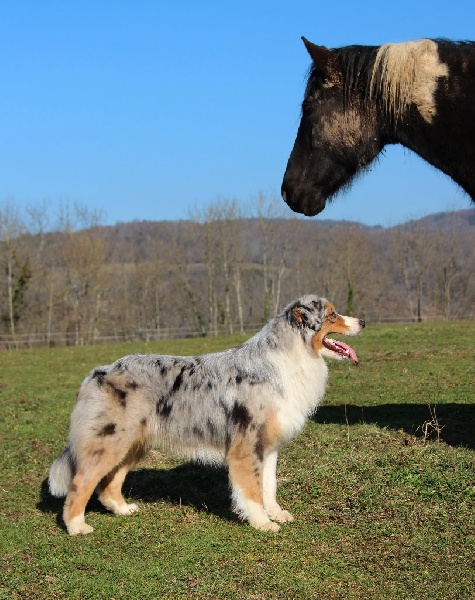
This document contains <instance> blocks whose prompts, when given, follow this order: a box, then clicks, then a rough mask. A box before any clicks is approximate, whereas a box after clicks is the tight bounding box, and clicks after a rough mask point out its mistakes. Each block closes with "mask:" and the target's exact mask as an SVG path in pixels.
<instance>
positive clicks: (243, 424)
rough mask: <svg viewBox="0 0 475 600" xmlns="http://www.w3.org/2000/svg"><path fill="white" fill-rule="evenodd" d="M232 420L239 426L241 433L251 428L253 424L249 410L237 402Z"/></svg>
mask: <svg viewBox="0 0 475 600" xmlns="http://www.w3.org/2000/svg"><path fill="white" fill-rule="evenodd" d="M231 419H232V421H233V423H235V424H236V425H237V426H238V429H240V430H241V431H245V430H246V429H247V428H248V427H249V423H250V422H251V415H250V413H249V411H248V409H247V408H246V407H245V406H244V404H239V403H238V402H236V403H235V404H234V406H233V411H232V413H231Z"/></svg>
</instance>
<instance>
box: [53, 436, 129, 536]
mask: <svg viewBox="0 0 475 600" xmlns="http://www.w3.org/2000/svg"><path fill="white" fill-rule="evenodd" d="M126 455H127V449H126V450H125V451H122V452H120V454H119V451H118V449H117V448H116V447H113V446H109V447H107V446H106V447H104V446H102V447H99V446H98V447H94V446H93V447H90V448H89V449H88V451H86V452H84V453H81V454H79V455H77V456H76V467H77V470H76V474H75V475H74V477H73V480H72V481H71V484H70V486H69V491H68V494H67V496H66V501H65V503H64V510H63V520H64V523H65V525H66V529H67V530H68V533H69V534H70V535H77V534H79V533H81V534H87V533H91V532H92V531H93V529H92V527H91V526H90V525H87V523H86V522H85V520H84V512H85V510H86V505H87V503H88V501H89V499H90V497H91V496H92V494H93V492H94V490H95V488H96V487H97V486H98V485H99V483H100V482H101V480H102V479H103V478H104V477H106V476H107V475H108V474H109V473H110V472H111V471H114V470H115V469H116V468H117V467H118V466H119V464H120V463H121V462H122V460H123V459H124V457H125V456H126Z"/></svg>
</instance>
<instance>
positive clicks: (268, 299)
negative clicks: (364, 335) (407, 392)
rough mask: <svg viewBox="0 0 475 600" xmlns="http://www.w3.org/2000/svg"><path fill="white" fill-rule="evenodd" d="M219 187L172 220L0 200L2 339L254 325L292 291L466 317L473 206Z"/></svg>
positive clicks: (473, 293) (212, 330)
mask: <svg viewBox="0 0 475 600" xmlns="http://www.w3.org/2000/svg"><path fill="white" fill-rule="evenodd" d="M280 206H281V203H280V201H279V200H276V199H274V198H269V197H266V196H264V195H262V194H261V195H259V197H258V198H257V199H256V202H254V203H253V205H252V208H249V209H247V210H245V209H243V207H242V206H241V205H239V204H238V203H237V202H236V201H235V200H222V199H218V200H217V201H216V202H213V203H210V204H208V205H207V206H205V207H204V208H203V209H201V210H195V211H194V212H192V213H190V217H189V219H187V220H184V221H177V222H132V223H118V224H116V225H115V226H103V225H101V215H100V213H98V212H96V211H90V210H88V209H86V208H84V207H82V206H79V205H77V204H76V205H73V206H71V205H69V204H66V205H64V206H61V207H60V208H59V209H57V213H58V214H57V222H56V223H55V226H54V227H53V228H51V214H50V212H51V211H50V212H48V211H49V209H48V207H47V206H41V207H36V208H34V209H29V210H28V211H20V210H19V209H18V208H16V207H15V205H14V203H13V202H4V203H3V205H0V267H1V270H0V273H1V277H2V283H1V286H0V348H6V347H18V346H22V345H36V344H44V345H53V344H89V343H95V342H98V341H105V340H108V339H110V340H124V339H160V338H166V337H182V336H188V335H216V334H218V333H226V334H227V333H229V334H232V333H235V332H243V331H250V330H254V329H258V328H259V327H260V326H262V324H263V323H264V322H266V321H267V320H268V319H269V317H270V316H272V315H274V314H275V313H276V312H278V311H279V310H280V309H281V308H282V307H283V306H284V305H285V304H286V303H287V302H289V301H291V300H293V299H295V298H296V297H298V296H299V295H300V294H302V293H307V292H316V293H318V294H320V295H322V296H325V297H327V298H328V299H329V300H331V301H332V302H333V303H334V304H335V305H336V307H337V309H338V310H339V311H340V312H342V313H344V314H348V315H353V314H354V315H357V316H359V317H361V318H365V319H366V320H368V321H369V322H383V321H387V320H399V319H401V320H416V321H420V320H423V319H424V318H429V317H430V318H443V319H457V318H473V317H474V306H475V286H474V272H473V264H474V258H475V256H474V254H475V250H474V245H473V227H474V225H475V211H473V209H471V210H467V211H457V212H454V213H442V214H441V215H436V216H434V217H432V218H426V219H422V220H419V221H411V222H408V223H405V224H404V225H400V226H397V227H392V228H383V227H366V226H363V225H361V224H357V223H350V222H332V221H317V220H307V219H301V218H293V219H288V218H287V219H284V218H282V215H281V214H280Z"/></svg>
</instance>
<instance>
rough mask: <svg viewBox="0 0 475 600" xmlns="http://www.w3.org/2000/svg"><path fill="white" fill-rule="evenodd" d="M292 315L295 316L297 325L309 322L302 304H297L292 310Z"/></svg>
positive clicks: (302, 325) (301, 325)
mask: <svg viewBox="0 0 475 600" xmlns="http://www.w3.org/2000/svg"><path fill="white" fill-rule="evenodd" d="M292 316H293V318H294V321H295V324H296V325H297V327H304V326H305V325H307V323H308V319H307V315H306V314H305V311H304V309H303V308H302V307H301V306H296V307H295V308H294V309H293V311H292Z"/></svg>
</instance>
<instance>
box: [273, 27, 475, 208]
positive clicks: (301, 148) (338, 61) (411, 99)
mask: <svg viewBox="0 0 475 600" xmlns="http://www.w3.org/2000/svg"><path fill="white" fill-rule="evenodd" d="M302 39H303V41H304V43H305V46H306V48H307V50H308V52H309V54H310V56H311V58H312V61H313V63H312V67H311V70H310V74H309V77H308V82H307V88H306V91H305V97H304V101H303V104H302V118H301V122H300V126H299V129H298V133H297V138H296V140H295V144H294V147H293V150H292V153H291V155H290V158H289V161H288V164H287V169H286V171H285V175H284V180H283V182H282V197H283V199H284V200H285V201H286V202H287V204H288V205H289V206H290V207H291V208H292V209H293V210H295V211H296V212H300V213H304V214H305V215H315V214H317V213H319V212H320V211H322V210H323V209H324V208H325V203H326V200H327V199H329V198H331V197H332V196H334V195H335V194H336V193H337V192H338V191H339V190H340V189H341V188H342V187H344V186H346V185H348V184H349V183H351V180H352V179H353V177H354V176H355V175H356V174H357V173H358V172H360V171H361V170H363V169H365V167H367V166H368V165H369V164H370V163H371V162H372V161H373V159H374V158H375V157H376V156H377V155H378V154H379V153H380V152H381V150H382V149H383V148H384V146H385V145H386V144H402V145H403V146H406V147H407V148H410V149H411V150H413V151H414V152H416V153H417V154H419V155H420V156H421V157H422V158H424V159H425V160H427V161H428V162H429V163H430V164H432V165H433V166H434V167H437V168H438V169H440V170H441V171H443V172H444V173H446V174H447V175H449V176H450V177H451V178H452V179H453V180H454V181H455V182H457V183H458V184H459V185H460V186H461V187H462V188H463V189H464V190H465V191H466V192H467V194H469V195H470V196H471V198H472V200H474V201H475V43H474V42H450V41H446V40H428V39H425V40H419V41H415V42H405V43H401V44H386V45H384V46H347V47H343V48H338V49H332V50H329V49H327V48H324V47H322V46H316V45H315V44H312V43H310V42H308V41H307V40H306V39H305V38H302Z"/></svg>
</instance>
